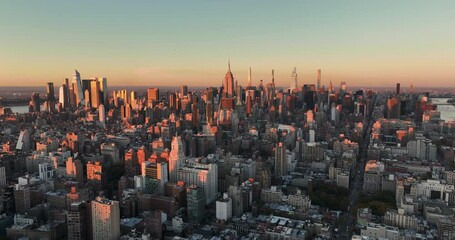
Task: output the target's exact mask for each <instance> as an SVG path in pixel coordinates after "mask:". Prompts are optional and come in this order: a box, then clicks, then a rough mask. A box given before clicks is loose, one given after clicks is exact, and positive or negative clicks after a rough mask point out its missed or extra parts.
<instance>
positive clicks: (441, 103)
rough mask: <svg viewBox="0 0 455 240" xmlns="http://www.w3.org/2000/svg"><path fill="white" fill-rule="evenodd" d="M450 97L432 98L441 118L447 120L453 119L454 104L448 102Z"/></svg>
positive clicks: (454, 119) (454, 114)
mask: <svg viewBox="0 0 455 240" xmlns="http://www.w3.org/2000/svg"><path fill="white" fill-rule="evenodd" d="M449 99H450V98H432V99H431V101H432V102H433V104H435V105H437V106H438V109H437V110H438V111H439V112H440V113H441V119H443V120H445V121H446V122H447V121H455V106H454V105H452V104H448V103H447V100H449Z"/></svg>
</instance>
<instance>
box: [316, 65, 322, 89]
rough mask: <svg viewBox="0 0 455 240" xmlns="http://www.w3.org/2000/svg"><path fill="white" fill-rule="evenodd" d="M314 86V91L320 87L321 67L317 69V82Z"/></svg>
mask: <svg viewBox="0 0 455 240" xmlns="http://www.w3.org/2000/svg"><path fill="white" fill-rule="evenodd" d="M316 87H317V88H316V91H319V89H320V88H321V69H318V82H317V86H316Z"/></svg>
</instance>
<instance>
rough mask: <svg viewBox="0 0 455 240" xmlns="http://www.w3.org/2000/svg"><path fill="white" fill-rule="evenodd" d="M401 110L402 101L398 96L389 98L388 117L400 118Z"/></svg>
mask: <svg viewBox="0 0 455 240" xmlns="http://www.w3.org/2000/svg"><path fill="white" fill-rule="evenodd" d="M400 112H401V101H400V100H399V99H398V98H397V97H391V98H389V99H388V100H387V118H389V119H399V118H400Z"/></svg>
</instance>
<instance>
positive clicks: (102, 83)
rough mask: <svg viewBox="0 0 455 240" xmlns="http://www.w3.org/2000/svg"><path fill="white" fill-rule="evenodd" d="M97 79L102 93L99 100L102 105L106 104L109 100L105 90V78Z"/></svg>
mask: <svg viewBox="0 0 455 240" xmlns="http://www.w3.org/2000/svg"><path fill="white" fill-rule="evenodd" d="M98 81H99V82H100V91H101V93H102V98H101V101H102V103H103V104H104V105H107V103H108V100H109V93H108V90H107V78H105V77H103V78H98Z"/></svg>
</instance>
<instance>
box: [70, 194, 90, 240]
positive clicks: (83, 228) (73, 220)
mask: <svg viewBox="0 0 455 240" xmlns="http://www.w3.org/2000/svg"><path fill="white" fill-rule="evenodd" d="M86 207H87V206H86V204H85V203H84V202H75V203H72V204H71V205H70V206H69V209H68V214H67V228H68V240H84V239H87V210H86Z"/></svg>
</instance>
